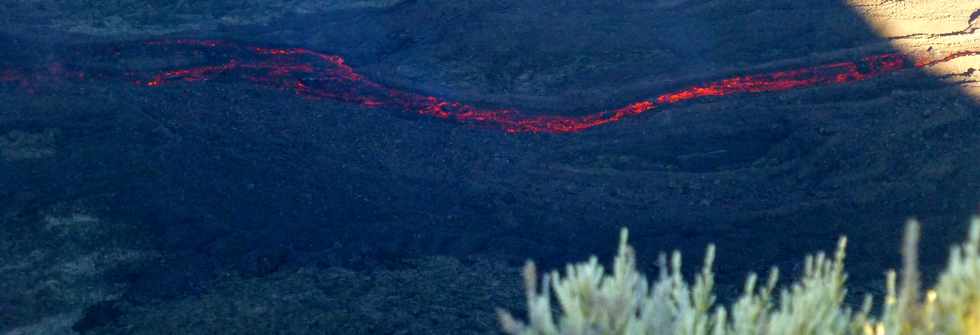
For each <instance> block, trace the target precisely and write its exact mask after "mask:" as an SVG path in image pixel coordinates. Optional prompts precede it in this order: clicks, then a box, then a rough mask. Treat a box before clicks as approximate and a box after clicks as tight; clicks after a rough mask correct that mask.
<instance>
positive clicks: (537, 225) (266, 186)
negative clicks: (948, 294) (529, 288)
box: [0, 0, 980, 334]
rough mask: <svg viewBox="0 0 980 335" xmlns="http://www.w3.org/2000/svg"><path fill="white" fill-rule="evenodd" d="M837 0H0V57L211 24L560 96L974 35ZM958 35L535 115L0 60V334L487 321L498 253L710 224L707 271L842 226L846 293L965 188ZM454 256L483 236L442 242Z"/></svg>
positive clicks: (682, 232)
mask: <svg viewBox="0 0 980 335" xmlns="http://www.w3.org/2000/svg"><path fill="white" fill-rule="evenodd" d="M851 4H852V7H847V6H845V5H843V3H841V2H835V1H798V0H769V1H729V0H714V1H684V0H663V1H606V2H601V3H600V2H597V1H584V0H572V1H561V2H553V1H543V2H542V1H523V0H504V1H499V0H472V1H434V0H416V1H298V0H286V1H257V0H249V1H238V0H236V1H135V0H115V1H99V2H91V1H28V0H14V1H4V2H3V3H2V4H0V42H2V44H0V45H2V46H0V48H3V51H4V52H3V53H0V68H3V67H4V66H7V65H8V64H13V63H16V62H35V63H33V64H35V65H38V64H40V65H38V66H39V67H40V68H42V69H44V68H43V66H44V65H47V64H52V63H68V64H74V63H77V64H79V65H83V66H91V67H94V68H99V67H111V66H121V65H125V66H129V67H136V68H148V69H153V70H159V69H165V68H170V67H176V66H182V65H187V64H193V63H195V62H201V61H202V60H201V59H200V58H194V57H184V58H176V59H171V58H168V57H167V56H168V55H141V56H140V57H136V58H135V59H127V60H125V62H126V63H125V64H105V63H100V62H98V61H97V60H91V59H87V58H82V57H80V56H78V55H74V54H71V53H69V52H68V51H66V50H69V49H70V48H64V46H65V45H70V46H72V47H77V48H80V49H82V50H89V49H86V47H87V46H92V45H94V46H95V47H91V48H90V49H92V50H95V49H98V48H97V47H99V46H105V45H117V43H119V44H118V45H126V44H125V43H134V42H127V41H139V40H140V39H144V38H149V37H152V38H160V37H175V38H214V39H232V40H237V41H244V42H248V43H253V44H257V45H270V46H300V47H306V48H310V49H314V50H320V51H324V52H329V53H335V54H339V55H343V56H344V57H345V58H346V59H347V60H348V62H349V64H351V65H352V66H354V67H355V68H357V69H358V71H360V72H361V73H363V74H365V75H366V76H370V77H371V78H372V79H373V80H376V81H378V82H381V83H383V84H386V85H390V86H393V87H397V88H399V89H403V90H406V91H412V92H420V93H423V94H431V95H438V96H441V97H446V98H449V99H455V100H460V101H464V102H467V103H473V104H477V105H481V106H491V107H517V108H521V109H524V110H527V111H529V112H531V113H558V114H565V115H575V114H580V113H585V112H590V111H595V110H598V109H603V108H609V107H610V106H620V105H622V104H623V103H624V102H628V101H633V100H634V99H637V98H645V97H649V96H652V95H656V94H659V93H663V92H664V91H667V90H672V89H677V88H679V87H686V86H688V85H692V84H695V83H699V82H703V81H708V80H715V79H719V78H725V77H729V76H732V75H742V74H751V73H757V72H766V71H772V70H783V69H794V68H800V67H806V66H812V65H819V64H826V63H832V62H838V61H842V60H852V59H857V58H860V57H862V56H865V55H869V54H877V53H885V52H904V53H907V54H911V55H915V56H917V57H923V56H926V57H941V56H943V55H946V54H949V53H952V52H957V51H963V50H969V49H971V48H976V47H977V46H978V44H980V43H978V42H977V38H978V36H980V33H978V32H977V30H976V28H977V25H978V18H977V16H978V15H980V14H977V13H978V10H980V6H978V5H977V4H976V3H975V2H973V1H900V2H895V1H885V2H876V1H857V0H855V1H852V2H851ZM136 43H138V42H136ZM10 46H13V47H10ZM977 59H978V57H977V56H972V57H963V58H959V59H957V60H955V61H953V62H948V63H943V64H939V65H935V66H932V67H929V68H926V69H921V70H914V69H913V70H906V71H901V72H899V73H895V74H893V75H888V76H885V77H882V78H878V79H874V80H869V81H863V82H856V83H851V84H847V85H844V86H820V87H813V88H807V89H800V90H795V91H789V92H782V93H774V94H744V95H739V96H732V97H718V98H709V99H703V100H699V101H697V102H692V103H687V104H680V105H676V106H672V107H670V108H666V109H664V110H662V111H659V112H658V113H651V114H649V115H644V116H642V117H637V118H632V119H629V120H626V121H623V122H621V123H617V124H614V125H609V126H605V127H601V128H596V129H593V130H590V131H587V132H583V133H577V134H570V135H563V136H552V135H533V134H525V135H508V134H503V133H498V132H494V131H492V130H487V129H480V128H473V127H468V126H465V125H459V124H453V123H449V122H443V121H439V120H430V119H425V118H419V117H414V116H406V115H403V114H399V113H397V111H390V110H371V109H363V108H360V107H358V106H352V105H348V104H341V103H331V102H327V101H313V100H306V99H302V98H298V97H296V96H293V95H290V94H284V93H283V92H281V91H277V90H271V89H268V88H264V87H257V86H255V85H251V84H248V83H236V82H224V81H215V82H206V83H189V84H186V85H174V86H171V87H166V88H161V89H159V90H148V89H146V88H142V87H135V86H134V85H131V84H129V83H123V82H98V81H75V82H55V83H51V84H50V85H48V86H45V87H43V88H37V89H35V88H34V87H29V85H19V84H18V83H14V84H8V83H0V101H3V105H2V106H0V158H3V159H0V171H3V172H4V173H0V213H2V216H0V220H2V222H0V225H2V227H0V228H2V229H0V268H4V269H7V270H9V271H10V273H17V274H18V275H16V276H12V277H7V276H0V277H2V278H3V279H0V281H2V285H0V286H3V287H5V288H6V287H13V288H14V289H13V290H9V291H8V290H4V291H3V292H0V331H13V332H14V333H25V334H26V333H37V332H52V333H56V332H67V331H69V329H70V328H71V327H72V326H75V325H79V323H78V322H79V321H80V320H83V319H85V317H86V315H88V314H91V316H92V317H90V318H89V320H92V322H85V323H83V325H85V327H81V326H79V327H80V328H83V329H86V330H88V331H90V332H92V333H99V332H105V333H126V332H127V331H128V330H131V329H136V330H139V331H138V333H147V334H150V333H172V332H174V330H175V329H179V331H178V332H192V331H202V330H207V331H217V330H226V329H236V330H242V332H247V331H256V332H260V331H264V330H270V329H274V328H275V327H285V326H288V325H286V324H282V323H276V322H277V321H276V320H288V321H289V325H295V326H296V327H306V328H291V330H292V331H294V332H296V333H304V332H305V333H323V329H329V330H337V331H336V332H344V333H365V334H367V333H379V332H388V331H390V332H396V331H397V330H400V329H409V330H410V331H409V332H410V333H412V332H414V333H452V334H459V333H487V332H492V329H493V328H494V327H495V325H494V321H493V318H492V313H490V309H489V308H490V307H493V306H494V305H501V304H502V305H507V304H511V305H510V306H504V307H512V306H513V305H518V304H520V301H519V297H518V296H519V295H520V290H519V289H518V288H517V282H518V281H519V278H518V277H517V276H516V275H514V274H515V273H516V268H517V267H518V266H519V265H520V263H521V262H523V261H524V260H525V259H526V258H535V259H537V260H539V261H540V262H541V263H543V264H542V267H543V268H548V267H551V266H556V265H559V264H562V263H564V262H566V261H568V260H578V259H580V258H582V257H584V256H586V255H587V254H589V253H592V252H597V253H600V254H608V253H610V252H611V250H610V247H611V246H613V245H614V243H612V241H614V239H615V236H616V233H615V232H616V231H617V230H618V228H619V227H620V226H624V225H625V226H629V227H630V229H631V232H632V234H633V236H632V240H633V241H634V243H635V244H636V245H637V246H638V248H639V250H638V251H639V252H640V253H642V254H644V255H645V256H643V257H640V259H645V260H654V259H656V257H654V256H653V255H655V254H656V253H657V252H658V251H661V250H665V249H674V248H678V249H681V250H682V251H683V252H684V253H685V255H686V257H687V258H688V259H699V258H700V253H701V252H703V250H704V249H703V247H704V245H705V244H706V243H708V242H718V244H719V259H718V267H719V268H718V271H719V278H718V280H719V282H720V283H721V285H723V286H727V287H735V288H737V287H739V286H740V284H739V282H740V281H741V280H742V279H743V278H744V273H745V272H746V271H759V272H761V271H765V270H766V269H767V268H768V267H769V266H770V265H773V264H776V265H780V266H781V267H783V268H784V269H793V268H794V267H796V266H797V265H798V264H799V261H800V258H799V257H800V256H801V255H802V254H803V253H806V252H811V251H814V250H817V249H828V248H831V247H833V245H834V241H835V240H836V238H837V236H838V235H840V234H847V235H849V236H850V239H851V241H852V242H853V243H851V244H850V245H851V246H852V249H851V250H850V251H849V259H848V261H849V266H850V267H849V271H850V272H851V276H850V277H849V278H850V279H851V280H852V281H854V282H855V284H856V285H857V286H858V287H860V289H858V291H869V292H874V291H877V290H879V289H880V286H881V284H880V274H881V273H882V271H883V270H884V269H885V268H888V267H892V266H896V265H898V262H897V260H898V255H897V252H894V253H893V252H891V251H892V250H894V246H896V245H899V244H898V238H899V232H900V230H901V227H902V221H903V220H904V218H905V217H907V216H909V215H917V216H919V217H920V218H922V219H923V222H925V223H926V225H925V226H924V227H923V230H924V231H923V234H922V236H923V237H924V238H926V239H927V240H924V241H923V243H922V244H923V248H924V250H923V251H922V257H921V258H922V261H923V263H924V264H923V265H924V268H925V270H926V277H927V278H928V276H929V275H930V270H933V269H935V267H936V266H938V265H939V264H941V263H942V261H943V258H944V257H945V253H946V252H947V249H946V246H947V245H948V244H949V243H950V242H951V241H953V240H958V239H959V237H960V236H962V230H963V223H964V222H965V220H964V218H965V217H966V216H967V215H968V214H970V213H972V212H974V211H976V209H977V208H976V206H977V199H980V169H978V168H977V167H978V166H980V112H978V109H980V108H978V103H977V101H976V97H977V95H976V94H974V93H971V92H975V90H976V85H977V75H978V74H977V71H976V70H975V69H976V68H980V66H978V65H977V63H976V62H977ZM49 72H50V70H49ZM3 74H4V72H2V71H0V77H2V76H3ZM22 86H28V87H26V88H25V87H22ZM65 204H68V205H65ZM66 207H67V208H68V209H65V208H66ZM474 256H478V257H479V258H480V259H486V260H488V261H487V262H486V263H480V262H477V263H476V264H470V263H466V262H461V261H458V260H460V259H463V260H465V259H467V258H468V257H474ZM432 257H436V258H432ZM433 259H435V260H433ZM454 259H456V260H454ZM419 260H422V261H419ZM487 264H492V265H487ZM642 266H644V267H645V269H646V270H649V272H652V271H655V270H654V269H652V264H642ZM692 268H693V267H692ZM108 269H113V270H111V271H109V270H108ZM5 273H6V272H5ZM498 276H500V277H498ZM487 278H489V280H488V279H487ZM505 278H512V279H513V282H507V283H505V280H506V279H505ZM492 280H497V281H492ZM365 283H367V284H365ZM443 288H449V289H450V290H449V291H444V290H443ZM474 292H476V293H474ZM852 293H861V292H852ZM481 299H482V300H481ZM107 301H108V302H107ZM100 304H101V305H100ZM107 304H110V305H107ZM92 306H96V307H92ZM99 306H101V307H105V306H112V308H118V312H119V314H118V315H116V314H115V312H116V310H113V309H104V308H101V307H99ZM511 309H513V308H511ZM86 311H94V312H92V313H87V312H86ZM96 312H98V313H96ZM101 312H111V313H101ZM100 315H108V316H111V317H108V318H104V317H96V316H100ZM242 316H245V317H242ZM423 319H424V320H423ZM191 322H196V323H191ZM371 326H373V327H374V328H371ZM181 327H185V328H181ZM412 327H415V328H412Z"/></svg>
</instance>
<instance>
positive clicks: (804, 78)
mask: <svg viewBox="0 0 980 335" xmlns="http://www.w3.org/2000/svg"><path fill="white" fill-rule="evenodd" d="M144 44H145V45H146V46H148V47H152V46H159V47H179V48H184V50H182V51H204V52H207V53H208V55H209V59H214V58H219V59H221V58H223V59H224V60H223V61H222V60H219V61H217V62H214V63H212V65H205V66H197V67H191V68H185V69H175V70H170V71H165V72H161V73H157V74H155V75H152V76H150V77H149V78H148V79H143V80H138V81H137V83H138V84H140V85H143V86H147V87H159V86H163V85H167V84H170V83H173V82H178V81H184V82H196V81H206V80H218V79H228V80H236V79H240V80H247V81H250V82H254V83H257V84H262V85H267V86H272V87H277V88H280V89H286V90H291V91H294V92H295V93H296V94H299V95H301V96H306V97H311V98H320V99H329V100H335V101H341V102H347V103H353V104H357V105H360V106H363V107H366V108H386V109H395V110H401V111H406V112H409V113H415V114H418V115H423V116H429V117H435V118H439V119H445V120H453V121H457V122H461V123H467V124H483V125H491V126H496V127H499V128H500V129H503V130H504V131H506V132H509V133H520V132H544V133H569V132H577V131H582V130H585V129H589V128H592V127H596V126H599V125H604V124H608V123H613V122H616V121H619V120H622V119H624V118H626V117H629V116H634V115H639V114H643V113H646V112H649V111H653V110H656V109H658V108H659V107H662V106H665V105H670V104H675V103H679V102H684V101H690V100H694V99H698V98H701V97H708V96H727V95H732V94H738V93H760V92H776V91H785V90H791V89H796V88H803V87H810V86H815V85H826V84H840V83H846V82H852V81H860V80H866V79H870V78H874V77H879V76H882V75H885V74H888V73H892V72H895V71H899V70H903V69H910V68H920V67H927V66H932V65H935V64H938V63H941V62H947V61H950V60H952V59H955V58H958V57H964V56H972V55H978V54H980V52H978V51H965V52H959V53H955V54H952V55H949V56H947V57H945V58H942V59H937V60H922V61H918V62H913V61H911V60H909V59H907V58H905V57H904V56H902V55H900V54H882V55H873V56H867V57H864V58H862V59H861V60H859V61H854V62H841V63H834V64H826V65H820V66H815V67H808V68H803V69H797V70H789V71H779V72H772V73H766V74H758V75H748V76H737V77H732V78H728V79H723V80H718V81H714V82H709V83H705V84H702V85H697V86H692V87H688V88H684V89H681V90H677V91H673V92H668V93H665V94H661V95H659V96H656V97H654V98H651V99H647V100H641V101H637V102H634V103H631V104H628V105H626V106H624V107H621V108H618V109H613V110H607V111H601V112H596V113H592V114H587V115H583V116H558V115H525V114H522V113H521V112H519V111H517V110H513V109H481V108H477V107H474V106H471V105H467V104H463V103H460V102H455V101H449V100H444V99H440V98H437V97H433V96H425V95H419V94H414V93H410V92H405V91H401V90H397V89H393V88H388V87H385V86H383V85H381V84H379V83H377V82H374V81H371V80H369V79H367V78H365V77H364V76H362V75H360V74H358V73H357V72H355V71H354V69H353V68H351V67H350V66H349V65H347V64H346V63H345V62H344V59H343V58H341V57H340V56H335V55H328V54H324V53H320V52H316V51H312V50H309V49H303V48H263V47H251V46H243V45H239V44H236V43H232V42H228V41H218V40H192V39H180V40H156V41H147V42H144ZM186 49H193V50H186ZM19 77H20V76H18V74H17V73H15V72H0V82H4V81H16V80H18V78H19Z"/></svg>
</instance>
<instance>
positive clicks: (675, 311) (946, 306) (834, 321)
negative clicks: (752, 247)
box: [498, 217, 980, 335]
mask: <svg viewBox="0 0 980 335" xmlns="http://www.w3.org/2000/svg"><path fill="white" fill-rule="evenodd" d="M627 237H628V233H627V231H626V229H623V230H622V232H621V234H620V242H619V251H618V253H617V255H616V257H615V260H614V262H613V267H612V272H611V273H607V272H606V271H605V269H604V268H603V266H602V265H600V264H599V262H598V261H597V259H596V257H594V256H593V257H591V258H590V259H589V260H588V261H587V262H583V263H579V264H570V265H567V266H566V269H565V273H564V275H562V274H560V273H558V271H552V272H551V273H550V274H546V275H544V276H542V278H541V280H540V288H539V287H538V284H539V281H538V276H537V272H536V270H535V267H534V263H532V262H528V264H527V266H525V269H524V280H525V286H526V293H527V309H528V316H527V318H528V321H527V323H524V322H521V321H518V320H516V319H515V318H514V317H513V316H512V315H510V314H509V313H507V312H505V311H498V313H499V315H500V323H501V327H502V328H503V330H504V332H506V333H509V334H521V335H536V334H541V335H551V334H556V335H588V334H603V335H604V334H624V335H625V334H629V335H639V334H671V335H750V334H771V335H803V334H826V335H837V334H860V335H892V334H894V335H904V334H969V335H977V334H980V255H978V252H980V217H978V218H974V219H973V222H972V225H971V228H970V231H969V234H968V238H967V241H966V242H965V243H963V244H962V245H958V246H955V247H953V248H952V253H951V255H950V259H949V265H948V267H947V268H946V270H945V271H944V272H943V273H942V274H941V275H940V278H939V282H938V284H937V285H936V287H935V288H933V289H930V290H927V291H926V293H925V295H924V297H921V294H920V293H919V279H918V278H919V273H918V271H917V258H918V257H917V252H916V247H917V243H918V238H919V226H918V223H916V222H915V221H909V223H908V225H907V229H906V235H905V243H904V245H903V258H904V264H903V267H904V271H903V272H902V274H901V287H898V286H897V285H896V282H897V281H898V279H897V277H898V275H897V274H896V273H895V272H894V271H890V272H889V273H888V274H887V276H886V279H887V280H886V283H887V291H888V292H887V295H886V296H885V298H884V307H883V308H882V312H881V313H880V315H878V316H877V317H876V316H873V315H872V314H871V312H870V311H871V309H872V298H871V297H870V296H868V297H866V299H865V303H864V304H863V307H862V308H861V309H859V310H853V309H851V308H849V307H848V306H846V305H845V304H844V303H843V301H844V296H845V294H846V289H845V280H846V278H847V276H846V274H845V273H844V249H845V246H846V244H847V240H846V239H845V238H841V239H840V243H839V244H838V247H837V251H836V253H834V255H833V257H829V256H827V255H825V254H823V253H818V254H817V255H814V256H807V257H806V259H805V261H804V270H803V271H804V272H803V276H802V277H801V279H800V280H799V281H797V282H795V283H793V284H792V285H790V286H789V287H787V288H783V289H781V290H780V291H779V292H778V293H779V295H778V297H777V296H775V295H774V293H775V290H776V281H777V279H778V276H779V275H778V271H777V270H776V269H775V268H774V269H773V271H772V272H771V273H770V275H769V276H768V279H767V280H766V281H765V283H762V284H761V285H760V283H759V279H758V277H757V276H756V275H755V274H750V275H749V277H748V279H747V280H746V283H745V290H744V292H743V294H742V295H741V296H740V297H739V298H738V299H737V300H736V301H735V302H734V303H733V304H732V305H730V306H727V307H726V306H715V304H714V303H715V296H714V294H713V285H714V275H713V273H712V270H711V269H712V263H713V262H714V247H713V246H708V251H707V253H706V256H705V261H704V266H703V268H702V270H701V272H700V273H699V274H698V275H696V276H695V278H694V283H693V284H691V283H689V282H687V281H686V280H685V279H684V278H683V277H682V275H681V271H680V269H681V256H680V254H679V253H677V252H676V251H675V252H674V253H673V254H672V255H671V257H670V261H669V264H668V261H667V259H666V256H664V255H661V257H660V265H661V267H660V268H661V271H660V275H659V277H658V278H657V279H656V280H654V281H652V283H651V281H650V280H648V279H647V277H646V276H644V275H643V274H641V273H639V272H637V270H636V259H635V253H634V251H633V248H632V247H630V246H629V244H627ZM897 287H898V288H897ZM896 288H897V289H896ZM552 294H554V296H555V298H556V301H557V302H558V307H559V309H558V313H557V315H556V313H555V311H553V309H552V306H551V302H552V299H551V295H552Z"/></svg>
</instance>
